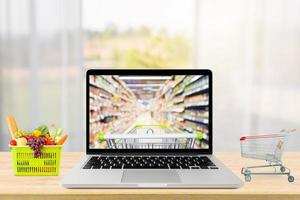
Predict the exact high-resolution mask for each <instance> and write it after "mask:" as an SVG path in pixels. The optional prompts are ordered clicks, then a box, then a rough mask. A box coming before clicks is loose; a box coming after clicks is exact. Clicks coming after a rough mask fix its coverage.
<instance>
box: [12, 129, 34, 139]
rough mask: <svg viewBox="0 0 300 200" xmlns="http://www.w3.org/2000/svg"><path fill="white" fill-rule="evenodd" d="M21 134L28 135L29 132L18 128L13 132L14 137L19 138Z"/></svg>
mask: <svg viewBox="0 0 300 200" xmlns="http://www.w3.org/2000/svg"><path fill="white" fill-rule="evenodd" d="M22 135H30V133H29V132H28V131H24V130H18V131H17V132H16V133H15V137H16V138H19V137H21V136H22Z"/></svg>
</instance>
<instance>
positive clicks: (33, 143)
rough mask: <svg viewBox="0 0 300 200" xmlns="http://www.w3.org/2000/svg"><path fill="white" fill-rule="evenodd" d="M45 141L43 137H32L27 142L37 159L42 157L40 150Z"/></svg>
mask: <svg viewBox="0 0 300 200" xmlns="http://www.w3.org/2000/svg"><path fill="white" fill-rule="evenodd" d="M45 143H46V141H45V138H44V137H38V138H36V137H33V138H30V139H29V140H28V145H29V146H30V148H31V149H32V150H33V151H34V157H35V158H38V157H40V156H41V155H42V148H43V146H44V145H45Z"/></svg>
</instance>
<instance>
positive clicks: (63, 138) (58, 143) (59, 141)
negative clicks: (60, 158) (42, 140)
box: [56, 135, 68, 145]
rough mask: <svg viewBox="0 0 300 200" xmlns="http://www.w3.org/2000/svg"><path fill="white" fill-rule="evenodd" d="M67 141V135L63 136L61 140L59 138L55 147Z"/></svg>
mask: <svg viewBox="0 0 300 200" xmlns="http://www.w3.org/2000/svg"><path fill="white" fill-rule="evenodd" d="M67 139H68V135H64V136H62V137H61V138H59V139H58V140H57V142H56V144H57V145H63V144H64V143H65V141H66V140H67Z"/></svg>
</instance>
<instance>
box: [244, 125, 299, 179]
mask: <svg viewBox="0 0 300 200" xmlns="http://www.w3.org/2000/svg"><path fill="white" fill-rule="evenodd" d="M294 131H295V129H293V130H288V131H286V130H282V131H280V133H279V134H271V135H257V136H246V137H241V138H240V142H241V155H242V157H244V158H252V159H259V160H265V161H267V162H268V164H266V165H258V166H251V167H243V168H242V170H241V173H242V174H244V175H245V181H247V182H249V181H251V176H252V175H287V176H288V181H289V182H293V181H294V177H293V176H292V175H291V170H290V169H289V168H287V167H286V166H284V165H283V164H282V160H281V157H282V153H283V150H284V146H285V144H286V142H287V139H288V137H289V136H290V133H292V132H294ZM258 168H273V169H274V171H273V172H252V171H251V169H258Z"/></svg>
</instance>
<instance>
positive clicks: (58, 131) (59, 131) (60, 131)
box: [55, 128, 63, 137]
mask: <svg viewBox="0 0 300 200" xmlns="http://www.w3.org/2000/svg"><path fill="white" fill-rule="evenodd" d="M62 132H63V129H62V128H59V129H57V131H56V134H55V137H58V136H61V134H62Z"/></svg>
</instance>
